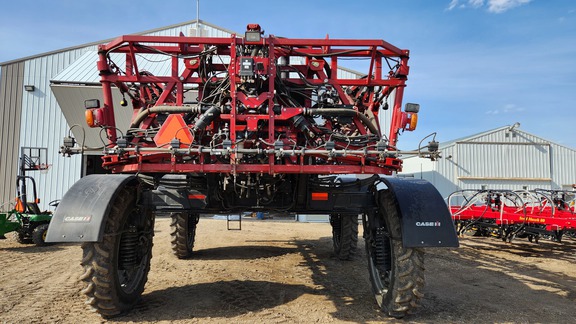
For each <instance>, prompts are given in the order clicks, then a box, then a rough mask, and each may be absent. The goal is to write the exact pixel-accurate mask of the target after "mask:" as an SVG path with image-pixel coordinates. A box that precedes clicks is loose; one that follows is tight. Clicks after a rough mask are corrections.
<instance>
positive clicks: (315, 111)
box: [304, 108, 380, 136]
mask: <svg viewBox="0 0 576 324" xmlns="http://www.w3.org/2000/svg"><path fill="white" fill-rule="evenodd" d="M304 114H305V115H308V116H314V115H320V116H332V117H339V116H350V117H354V116H356V117H358V118H360V120H361V121H362V122H363V123H364V125H366V127H368V129H369V130H370V131H371V132H372V134H376V135H378V136H380V131H379V130H378V127H376V125H374V124H373V123H372V122H371V121H370V119H368V117H366V116H365V115H364V114H362V113H360V112H358V111H356V110H352V109H346V108H307V109H306V110H305V111H304Z"/></svg>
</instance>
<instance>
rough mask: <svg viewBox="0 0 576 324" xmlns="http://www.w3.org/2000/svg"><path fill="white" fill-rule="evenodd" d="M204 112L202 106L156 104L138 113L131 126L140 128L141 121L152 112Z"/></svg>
mask: <svg viewBox="0 0 576 324" xmlns="http://www.w3.org/2000/svg"><path fill="white" fill-rule="evenodd" d="M201 112H202V107H200V106H155V107H151V108H148V109H144V110H142V111H140V112H139V113H138V115H136V118H134V120H133V121H132V124H130V128H138V126H139V125H140V123H141V122H142V121H143V120H144V119H145V118H146V117H147V116H148V115H150V114H154V113H195V114H199V113H201Z"/></svg>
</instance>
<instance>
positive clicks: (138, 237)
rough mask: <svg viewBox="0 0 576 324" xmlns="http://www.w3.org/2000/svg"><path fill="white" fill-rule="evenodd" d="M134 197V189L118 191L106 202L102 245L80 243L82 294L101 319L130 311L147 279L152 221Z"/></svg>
mask: <svg viewBox="0 0 576 324" xmlns="http://www.w3.org/2000/svg"><path fill="white" fill-rule="evenodd" d="M136 196H137V195H136V190H135V189H134V188H124V189H122V190H121V191H120V192H119V194H118V195H117V196H116V198H115V199H114V200H113V201H111V202H110V203H111V204H112V208H111V211H110V213H109V214H108V217H107V220H106V224H105V229H104V238H103V240H102V242H88V243H83V244H82V250H83V258H82V266H83V267H84V274H83V275H82V276H81V277H80V279H81V280H82V281H84V282H85V283H86V288H84V290H83V291H82V292H83V293H84V294H85V295H86V296H87V297H88V299H87V302H86V303H87V304H89V305H90V306H92V308H93V309H94V310H96V311H97V312H98V313H100V315H102V317H104V318H110V317H114V316H116V315H120V314H122V313H124V312H126V311H128V310H130V309H131V308H132V307H133V306H134V305H135V304H136V302H137V301H138V300H139V299H140V296H141V295H142V292H143V291H144V285H145V284H146V281H147V280H148V272H149V270H150V259H151V258H152V237H153V234H154V228H153V227H154V218H153V216H152V214H151V213H149V212H144V211H142V210H141V209H140V208H139V207H138V206H137V204H136Z"/></svg>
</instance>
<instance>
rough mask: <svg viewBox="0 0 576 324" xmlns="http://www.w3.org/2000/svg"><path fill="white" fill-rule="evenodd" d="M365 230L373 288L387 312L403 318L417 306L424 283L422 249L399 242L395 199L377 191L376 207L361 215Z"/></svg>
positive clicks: (400, 240) (379, 303) (379, 302)
mask: <svg viewBox="0 0 576 324" xmlns="http://www.w3.org/2000/svg"><path fill="white" fill-rule="evenodd" d="M364 233H365V242H366V254H367V257H368V270H369V273H370V282H371V284H372V291H373V293H374V296H375V297H376V301H377V303H378V306H379V307H380V309H381V310H382V312H384V313H386V314H387V315H388V316H392V317H395V318H402V317H404V316H406V314H408V313H409V312H411V311H413V310H414V309H415V308H417V307H418V306H419V303H420V299H421V298H422V297H423V294H422V293H421V291H422V288H423V287H424V252H423V251H422V250H421V249H416V248H405V247H403V246H402V230H401V228H400V215H399V213H398V206H397V202H396V200H395V199H394V197H393V196H392V194H391V193H390V192H389V191H387V190H386V191H380V192H379V210H378V211H377V212H374V213H372V214H368V215H364Z"/></svg>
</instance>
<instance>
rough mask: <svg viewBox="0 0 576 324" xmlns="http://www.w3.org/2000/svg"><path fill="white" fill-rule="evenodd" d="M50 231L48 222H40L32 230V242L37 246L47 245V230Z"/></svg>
mask: <svg viewBox="0 0 576 324" xmlns="http://www.w3.org/2000/svg"><path fill="white" fill-rule="evenodd" d="M47 231H48V224H40V225H38V226H36V228H34V231H33V232H32V242H34V244H36V245H37V246H46V245H48V243H46V232H47Z"/></svg>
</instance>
